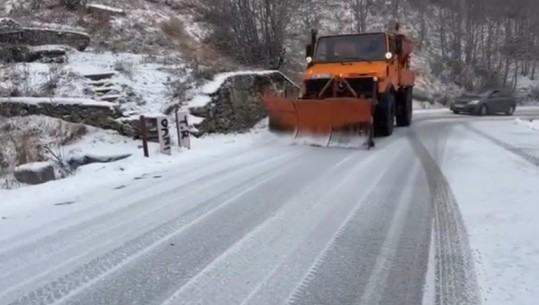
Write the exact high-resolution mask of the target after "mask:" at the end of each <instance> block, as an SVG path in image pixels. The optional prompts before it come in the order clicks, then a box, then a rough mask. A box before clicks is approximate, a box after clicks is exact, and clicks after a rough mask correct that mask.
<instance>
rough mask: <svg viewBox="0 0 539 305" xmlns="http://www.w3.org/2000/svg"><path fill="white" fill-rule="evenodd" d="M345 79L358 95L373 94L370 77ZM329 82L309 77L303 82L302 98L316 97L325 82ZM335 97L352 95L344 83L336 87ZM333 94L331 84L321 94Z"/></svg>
mask: <svg viewBox="0 0 539 305" xmlns="http://www.w3.org/2000/svg"><path fill="white" fill-rule="evenodd" d="M346 81H348V83H349V84H350V87H352V89H354V91H356V94H357V95H358V96H360V95H365V97H367V98H371V97H372V95H373V92H374V91H375V90H374V88H375V87H374V86H375V85H376V84H375V82H374V81H373V79H372V78H365V77H363V78H347V79H346ZM328 82H329V79H309V80H306V81H305V82H304V84H305V94H304V98H318V94H319V93H320V91H322V89H324V87H325V86H326V84H327V83H328ZM337 89H338V90H337V96H336V97H353V95H352V93H351V92H350V91H349V90H348V89H346V85H344V84H342V85H341V86H338V88H337ZM330 97H334V96H333V85H331V86H330V87H329V88H328V89H327V90H326V91H325V92H324V94H323V95H322V98H330Z"/></svg>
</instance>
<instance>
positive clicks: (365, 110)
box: [264, 96, 374, 148]
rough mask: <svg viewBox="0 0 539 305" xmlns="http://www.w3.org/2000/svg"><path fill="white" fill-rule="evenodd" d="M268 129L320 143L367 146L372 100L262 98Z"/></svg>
mask: <svg viewBox="0 0 539 305" xmlns="http://www.w3.org/2000/svg"><path fill="white" fill-rule="evenodd" d="M264 102H265V103H266V106H267V109H268V112H269V117H270V130H271V131H273V132H288V133H293V134H294V138H298V139H312V140H314V141H315V142H321V144H318V145H323V146H340V145H339V144H346V145H348V144H350V145H352V146H357V144H356V145H354V144H352V143H357V142H358V140H360V139H363V140H364V141H363V143H362V144H363V145H366V146H368V147H369V148H370V147H372V146H373V145H374V142H373V141H372V120H373V117H372V114H373V108H374V103H373V101H372V100H370V99H362V98H327V99H300V100H294V101H291V100H287V99H285V98H282V97H276V96H272V97H266V98H264Z"/></svg>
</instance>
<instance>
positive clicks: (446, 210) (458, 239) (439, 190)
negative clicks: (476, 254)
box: [409, 132, 481, 305]
mask: <svg viewBox="0 0 539 305" xmlns="http://www.w3.org/2000/svg"><path fill="white" fill-rule="evenodd" d="M409 139H410V143H411V144H412V147H413V149H414V151H415V153H416V155H417V156H418V157H419V160H420V161H421V163H422V166H423V168H424V170H425V173H426V175H427V180H428V185H429V189H430V193H431V200H432V204H433V210H434V234H435V242H436V247H435V249H436V284H435V292H436V304H438V305H453V304H455V305H457V304H458V305H468V304H469V305H477V304H481V299H480V294H479V288H478V284H477V277H476V274H475V269H474V261H473V256H472V251H471V248H470V243H469V239H468V235H467V233H466V227H465V225H464V221H463V219H462V215H461V213H460V210H459V207H458V203H457V201H456V199H455V196H454V195H453V193H452V191H451V187H450V185H449V183H448V182H447V179H446V178H445V176H444V174H443V172H442V170H441V169H440V167H439V166H438V164H437V163H436V160H435V159H434V158H433V157H432V156H431V154H430V153H429V152H428V150H427V148H426V147H425V146H424V145H423V143H422V142H421V140H420V139H419V138H418V136H417V134H415V133H414V132H412V133H411V136H410V138H409Z"/></svg>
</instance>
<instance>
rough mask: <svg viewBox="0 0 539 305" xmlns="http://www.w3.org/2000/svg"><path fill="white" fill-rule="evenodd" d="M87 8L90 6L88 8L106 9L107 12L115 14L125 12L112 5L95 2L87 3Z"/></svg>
mask: <svg viewBox="0 0 539 305" xmlns="http://www.w3.org/2000/svg"><path fill="white" fill-rule="evenodd" d="M88 8H90V9H92V8H95V9H98V10H103V11H108V12H111V13H115V14H124V13H125V11H124V10H122V9H119V8H116V7H112V6H107V5H103V4H97V3H90V4H88Z"/></svg>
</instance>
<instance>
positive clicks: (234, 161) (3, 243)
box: [0, 145, 293, 261]
mask: <svg viewBox="0 0 539 305" xmlns="http://www.w3.org/2000/svg"><path fill="white" fill-rule="evenodd" d="M267 146H268V145H263V146H261V147H260V148H258V147H257V148H255V149H253V150H249V151H244V152H243V153H242V152H240V153H237V154H234V155H232V156H230V157H229V158H228V156H227V159H226V160H225V162H226V163H225V162H223V160H222V159H221V158H220V159H219V160H214V161H210V162H208V163H204V164H202V165H201V164H198V162H199V161H197V164H196V165H195V166H190V167H188V168H187V169H185V168H183V167H182V168H181V174H180V175H174V176H173V177H172V178H171V179H170V180H168V181H167V182H166V184H167V185H169V186H170V185H173V186H174V188H179V187H181V186H184V185H189V184H192V183H197V182H200V181H205V180H206V179H208V178H211V177H212V176H215V175H216V174H219V173H223V172H226V171H228V170H230V169H239V167H241V166H244V165H248V164H249V163H250V162H251V161H252V158H257V157H258V158H260V155H259V154H260V152H259V151H262V152H263V153H268V152H271V151H272V150H269V151H268V152H266V151H264V150H267V149H268V147H267ZM285 148H286V147H285ZM292 151H293V150H292V149H289V148H286V150H285V152H292ZM277 152H279V153H282V152H283V151H277V150H276V151H274V152H273V153H272V154H268V157H272V156H274V155H275V153H277ZM249 156H251V158H249ZM255 160H256V159H255ZM238 161H239V162H238ZM223 163H224V164H223ZM221 164H223V165H224V166H220V165H221ZM236 167H238V168H236ZM216 168H217V169H219V170H216ZM201 173H202V174H201ZM162 178H163V179H166V178H168V177H162ZM163 179H161V180H146V181H143V180H140V181H133V184H132V185H133V186H134V187H136V186H138V187H139V188H138V189H135V190H132V189H131V188H130V186H131V185H129V186H128V188H124V189H122V191H120V192H110V193H112V196H109V195H108V194H107V196H105V197H104V198H99V197H97V198H96V197H95V196H96V195H97V196H99V194H94V193H92V194H91V198H92V200H95V201H107V202H117V201H119V200H122V201H129V200H128V199H129V198H137V197H141V196H144V198H146V199H147V198H150V197H152V196H155V195H158V194H159V193H163V192H166V191H170V187H169V188H168V189H166V188H163V187H162V186H161V185H162V184H163ZM176 183H177V184H176ZM140 187H144V189H143V190H141V189H140ZM94 191H95V190H94ZM110 193H109V194H110ZM83 195H84V194H81V195H80V196H83ZM144 198H143V199H144ZM138 201H141V202H142V201H144V200H138ZM131 206H132V205H130V207H129V208H131ZM99 207H101V206H97V207H96V206H95V205H91V206H89V207H87V208H84V209H82V210H78V211H77V212H74V213H71V214H69V215H67V216H65V217H62V218H60V219H57V220H55V221H53V222H52V223H49V224H46V225H43V226H41V227H39V228H35V229H32V230H29V231H26V232H24V233H21V234H18V235H16V236H13V237H10V238H8V239H4V240H0V261H2V253H3V252H6V251H8V250H10V249H13V248H15V247H22V246H24V244H28V243H32V242H34V241H35V240H37V239H42V238H43V236H44V235H45V234H47V233H49V231H52V232H55V231H54V230H56V231H59V230H64V231H68V232H70V231H74V230H75V225H80V224H81V223H80V222H81V221H80V219H85V218H86V217H88V216H87V215H88V214H95V212H96V209H97V208H99ZM105 212H107V211H105ZM113 212H114V211H113ZM74 220H75V221H76V222H75V223H73V224H72V225H73V227H70V228H68V229H67V230H66V223H71V222H72V221H74ZM85 221H91V219H88V220H85ZM31 249H32V246H31V247H29V248H28V249H26V250H31ZM21 250H23V248H19V249H17V252H21Z"/></svg>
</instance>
